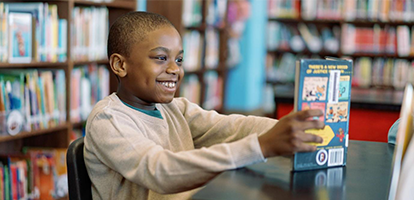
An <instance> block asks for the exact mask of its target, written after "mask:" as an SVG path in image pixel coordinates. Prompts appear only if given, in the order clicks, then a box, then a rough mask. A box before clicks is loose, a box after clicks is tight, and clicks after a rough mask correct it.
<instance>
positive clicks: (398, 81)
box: [352, 57, 414, 89]
mask: <svg viewBox="0 0 414 200" xmlns="http://www.w3.org/2000/svg"><path fill="white" fill-rule="evenodd" d="M407 83H411V84H414V61H409V60H405V59H391V58H390V59H385V58H374V59H372V58H369V57H361V58H357V59H355V63H354V79H353V80H352V85H353V86H357V87H385V88H387V87H393V88H396V89H403V88H404V86H405V85H406V84H407Z"/></svg>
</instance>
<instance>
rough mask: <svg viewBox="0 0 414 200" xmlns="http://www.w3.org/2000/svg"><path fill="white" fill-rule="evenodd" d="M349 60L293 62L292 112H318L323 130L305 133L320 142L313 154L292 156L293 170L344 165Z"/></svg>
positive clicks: (346, 142) (349, 94) (349, 82)
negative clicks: (320, 113) (321, 112)
mask: <svg viewBox="0 0 414 200" xmlns="http://www.w3.org/2000/svg"><path fill="white" fill-rule="evenodd" d="M352 69H353V66H352V61H351V60H342V59H331V58H329V59H326V60H324V59H300V60H298V61H297V62H296V71H295V97H294V110H295V111H301V110H306V109H320V110H322V111H323V116H321V117H316V118H315V119H318V120H321V121H324V122H325V127H324V128H323V129H311V130H306V131H305V132H307V133H310V134H315V135H319V136H321V137H322V138H323V143H321V144H314V145H316V146H317V150H316V151H315V152H300V153H296V154H295V155H294V159H293V170H294V171H300V170H310V169H319V168H327V167H333V166H344V165H346V155H347V150H348V130H349V128H348V127H349V109H350V101H351V80H352Z"/></svg>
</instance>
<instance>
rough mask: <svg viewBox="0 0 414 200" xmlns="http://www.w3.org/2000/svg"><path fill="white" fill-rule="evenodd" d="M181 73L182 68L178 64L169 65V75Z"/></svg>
mask: <svg viewBox="0 0 414 200" xmlns="http://www.w3.org/2000/svg"><path fill="white" fill-rule="evenodd" d="M179 72H180V67H179V66H177V64H175V63H173V64H170V65H168V68H167V73H168V74H178V73H179Z"/></svg>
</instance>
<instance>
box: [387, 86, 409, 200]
mask: <svg viewBox="0 0 414 200" xmlns="http://www.w3.org/2000/svg"><path fill="white" fill-rule="evenodd" d="M413 112H414V89H413V86H412V85H411V84H407V85H406V86H405V89H404V96H403V100H402V104H401V111H400V124H399V126H398V131H397V136H396V143H395V144H396V146H395V148H394V155H393V161H392V166H391V167H392V170H391V183H390V190H389V193H388V199H389V200H391V199H396V196H397V197H398V198H401V199H404V198H403V196H406V197H408V196H409V190H410V189H409V187H410V186H408V185H405V184H402V183H408V181H409V179H407V176H403V174H402V172H405V174H408V173H410V172H409V171H410V170H409V168H411V166H408V164H409V163H413V161H412V160H413V158H414V156H413V155H412V154H413V144H414V143H413V142H412V141H411V140H412V135H413ZM410 141H411V142H410ZM408 148H410V152H409V153H410V154H411V155H409V157H407V159H405V156H406V153H407V149H408ZM406 160H407V163H405V162H406ZM405 165H407V166H405ZM406 168H407V169H406ZM402 169H403V170H404V171H402ZM411 176H413V175H412V174H411ZM401 182H402V183H401ZM411 186H412V185H411ZM407 187H408V188H407ZM407 189H408V190H407ZM411 191H412V189H411ZM410 197H412V196H410Z"/></svg>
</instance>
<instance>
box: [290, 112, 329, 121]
mask: <svg viewBox="0 0 414 200" xmlns="http://www.w3.org/2000/svg"><path fill="white" fill-rule="evenodd" d="M322 115H323V112H322V110H319V109H309V110H302V111H299V112H298V113H297V115H296V118H297V119H299V120H306V119H308V118H309V117H319V116H322Z"/></svg>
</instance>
